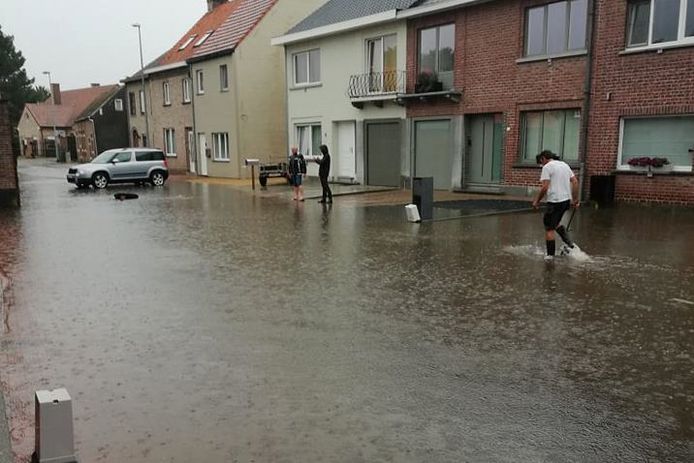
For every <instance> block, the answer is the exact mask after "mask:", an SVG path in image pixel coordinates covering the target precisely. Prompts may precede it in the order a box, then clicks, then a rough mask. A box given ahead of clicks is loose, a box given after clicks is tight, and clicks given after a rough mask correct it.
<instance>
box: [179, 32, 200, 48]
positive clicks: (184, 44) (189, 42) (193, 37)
mask: <svg viewBox="0 0 694 463" xmlns="http://www.w3.org/2000/svg"><path fill="white" fill-rule="evenodd" d="M195 37H197V35H191V36H190V37H188V40H186V41H185V42H183V45H181V46H180V47H179V48H178V51H181V50H185V49H186V47H187V46H188V45H190V44H191V42H192V41H193V40H195Z"/></svg>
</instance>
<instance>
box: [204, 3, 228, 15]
mask: <svg viewBox="0 0 694 463" xmlns="http://www.w3.org/2000/svg"><path fill="white" fill-rule="evenodd" d="M226 2H227V0H207V11H208V12H210V11H212V10H214V9H215V8H217V7H218V6H219V5H221V4H223V3H226Z"/></svg>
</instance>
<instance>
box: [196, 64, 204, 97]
mask: <svg viewBox="0 0 694 463" xmlns="http://www.w3.org/2000/svg"><path fill="white" fill-rule="evenodd" d="M195 79H196V81H197V83H198V95H204V94H205V76H204V74H203V73H202V70H198V71H195Z"/></svg>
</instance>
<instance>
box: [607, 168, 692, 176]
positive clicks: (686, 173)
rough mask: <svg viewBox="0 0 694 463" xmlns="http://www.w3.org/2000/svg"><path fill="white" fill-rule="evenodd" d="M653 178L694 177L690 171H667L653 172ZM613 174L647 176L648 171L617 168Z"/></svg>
mask: <svg viewBox="0 0 694 463" xmlns="http://www.w3.org/2000/svg"><path fill="white" fill-rule="evenodd" d="M652 172H653V176H657V177H662V176H681V177H692V176H694V172H693V171H691V170H667V171H658V170H657V169H656V170H653V171H652ZM612 173H613V174H615V175H641V176H644V175H647V174H648V170H647V169H646V168H644V169H643V170H641V169H633V170H631V169H620V168H617V169H616V170H614V171H612Z"/></svg>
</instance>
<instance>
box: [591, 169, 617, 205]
mask: <svg viewBox="0 0 694 463" xmlns="http://www.w3.org/2000/svg"><path fill="white" fill-rule="evenodd" d="M615 185H616V177H615V176H614V175H593V176H592V177H590V199H591V201H595V202H596V203H598V205H599V206H600V207H605V206H611V205H613V204H614V193H615Z"/></svg>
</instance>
